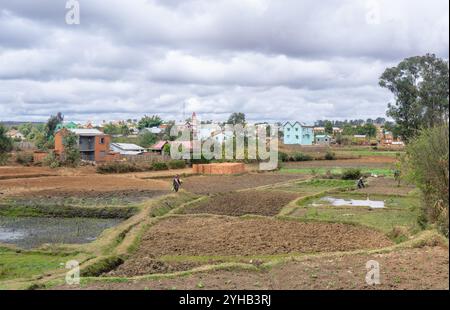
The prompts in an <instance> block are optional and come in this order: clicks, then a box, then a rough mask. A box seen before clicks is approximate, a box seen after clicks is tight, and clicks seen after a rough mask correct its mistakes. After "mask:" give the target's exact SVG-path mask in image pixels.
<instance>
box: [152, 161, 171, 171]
mask: <svg viewBox="0 0 450 310" xmlns="http://www.w3.org/2000/svg"><path fill="white" fill-rule="evenodd" d="M152 167H153V169H154V170H168V169H169V166H168V165H167V164H166V163H164V162H156V163H153V165H152Z"/></svg>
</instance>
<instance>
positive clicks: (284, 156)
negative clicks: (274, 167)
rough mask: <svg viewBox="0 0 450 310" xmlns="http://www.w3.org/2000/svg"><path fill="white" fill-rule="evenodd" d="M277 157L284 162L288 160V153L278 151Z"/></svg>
mask: <svg viewBox="0 0 450 310" xmlns="http://www.w3.org/2000/svg"><path fill="white" fill-rule="evenodd" d="M278 159H279V160H281V161H283V162H285V161H289V155H288V154H287V153H284V152H278Z"/></svg>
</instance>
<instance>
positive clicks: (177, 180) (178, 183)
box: [173, 177, 181, 192]
mask: <svg viewBox="0 0 450 310" xmlns="http://www.w3.org/2000/svg"><path fill="white" fill-rule="evenodd" d="M180 186H181V181H180V178H179V177H175V178H174V179H173V190H174V191H175V192H178V190H179V189H180Z"/></svg>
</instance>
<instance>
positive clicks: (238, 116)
mask: <svg viewBox="0 0 450 310" xmlns="http://www.w3.org/2000/svg"><path fill="white" fill-rule="evenodd" d="M227 124H233V125H236V124H242V125H245V114H244V113H241V112H234V113H232V114H231V115H230V117H229V118H228V121H227Z"/></svg>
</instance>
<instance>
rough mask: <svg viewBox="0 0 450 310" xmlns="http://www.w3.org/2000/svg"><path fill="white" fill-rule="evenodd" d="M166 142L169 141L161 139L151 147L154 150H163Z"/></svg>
mask: <svg viewBox="0 0 450 310" xmlns="http://www.w3.org/2000/svg"><path fill="white" fill-rule="evenodd" d="M166 143H167V141H159V142H157V143H155V144H153V145H152V146H151V147H150V148H151V149H152V150H161V149H162V148H163V147H164V145H166Z"/></svg>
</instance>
